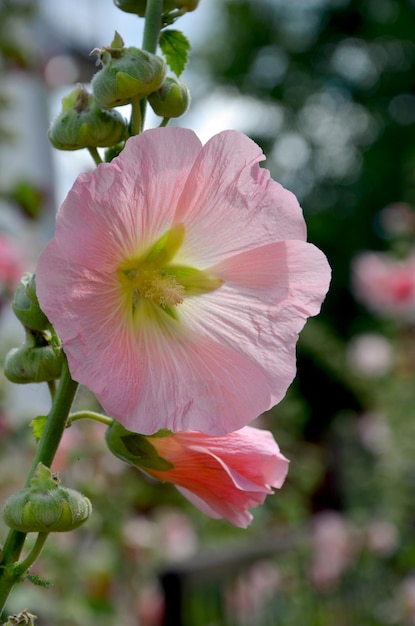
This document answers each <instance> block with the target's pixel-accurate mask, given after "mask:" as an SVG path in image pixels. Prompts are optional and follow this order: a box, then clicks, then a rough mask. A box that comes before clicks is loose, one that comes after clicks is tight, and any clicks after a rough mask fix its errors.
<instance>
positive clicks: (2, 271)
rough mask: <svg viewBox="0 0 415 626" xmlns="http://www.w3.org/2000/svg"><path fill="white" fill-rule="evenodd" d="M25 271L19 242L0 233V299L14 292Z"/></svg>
mask: <svg viewBox="0 0 415 626" xmlns="http://www.w3.org/2000/svg"><path fill="white" fill-rule="evenodd" d="M23 272H24V262H23V259H22V252H21V250H19V247H18V245H17V243H16V242H15V241H14V240H13V239H12V238H11V237H9V236H7V235H5V234H4V233H0V299H1V297H2V296H4V295H8V294H9V295H11V294H12V293H13V291H14V289H15V288H16V287H17V285H18V284H19V281H20V279H21V277H22V274H23Z"/></svg>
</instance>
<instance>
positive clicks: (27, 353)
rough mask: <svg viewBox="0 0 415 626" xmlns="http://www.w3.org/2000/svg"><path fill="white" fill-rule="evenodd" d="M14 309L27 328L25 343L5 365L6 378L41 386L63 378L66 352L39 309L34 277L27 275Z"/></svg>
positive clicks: (16, 298) (19, 288)
mask: <svg viewBox="0 0 415 626" xmlns="http://www.w3.org/2000/svg"><path fill="white" fill-rule="evenodd" d="M12 308H13V311H14V314H15V315H16V317H17V319H18V320H19V321H20V322H21V323H22V324H23V327H24V329H25V343H24V345H23V346H21V347H20V348H13V349H12V350H10V352H8V354H7V356H6V360H5V365H4V373H5V375H6V377H7V378H8V379H9V380H10V381H11V382H13V383H20V384H24V383H40V382H50V381H53V380H56V379H57V378H59V377H60V375H61V369H62V363H63V358H64V357H63V353H62V350H61V348H60V346H59V345H56V343H57V342H56V341H55V342H54V341H53V330H52V327H51V325H50V323H49V320H48V318H47V317H46V315H45V314H44V313H43V311H42V310H41V308H40V306H39V301H38V299H37V295H36V283H35V276H34V274H29V273H27V274H24V275H23V277H22V280H21V282H20V284H19V286H18V288H17V290H16V294H15V296H14V300H13V303H12Z"/></svg>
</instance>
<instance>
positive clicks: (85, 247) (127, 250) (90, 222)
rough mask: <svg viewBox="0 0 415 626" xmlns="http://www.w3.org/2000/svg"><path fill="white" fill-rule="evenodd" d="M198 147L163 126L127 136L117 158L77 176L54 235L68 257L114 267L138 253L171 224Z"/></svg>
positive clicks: (192, 138)
mask: <svg viewBox="0 0 415 626" xmlns="http://www.w3.org/2000/svg"><path fill="white" fill-rule="evenodd" d="M201 148H202V146H201V143H200V141H199V139H198V138H197V136H196V135H195V134H194V133H193V132H192V131H190V130H186V129H179V128H174V127H172V128H163V129H153V130H151V131H150V130H149V131H145V132H144V133H143V134H142V135H140V136H139V137H132V138H130V139H129V140H128V141H127V143H126V147H125V148H124V150H123V151H122V152H121V154H120V156H119V157H117V158H116V159H114V160H113V161H112V162H111V163H103V164H101V165H99V167H98V168H96V169H95V170H93V171H92V172H87V173H84V174H81V175H80V176H79V177H78V178H77V180H76V181H75V183H74V185H73V187H72V189H71V190H70V191H69V193H68V195H67V197H66V199H65V201H64V202H63V204H62V206H61V208H60V210H59V213H58V216H57V224H56V238H57V241H58V244H59V246H60V248H61V250H62V253H63V254H65V255H67V257H68V260H72V261H75V262H76V263H79V264H81V265H84V266H85V267H89V268H91V269H96V268H99V269H100V270H101V271H113V269H114V267H115V268H116V267H117V264H118V263H119V262H120V259H122V258H123V257H125V256H126V255H134V254H135V255H137V254H142V253H143V249H145V246H148V245H151V244H152V243H154V241H155V240H157V239H158V238H159V237H161V236H162V235H163V234H164V233H165V232H166V231H167V230H168V229H169V228H171V226H172V223H173V217H174V212H175V208H176V205H177V202H178V199H179V196H180V194H181V192H182V189H183V187H184V185H185V184H186V181H187V178H188V176H189V173H190V171H191V168H192V165H193V163H194V161H195V159H196V158H197V155H198V154H199V152H200V150H201Z"/></svg>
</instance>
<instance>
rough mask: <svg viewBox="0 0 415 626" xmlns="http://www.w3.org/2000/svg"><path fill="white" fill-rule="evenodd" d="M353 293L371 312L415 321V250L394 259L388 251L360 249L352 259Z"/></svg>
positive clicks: (406, 320)
mask: <svg viewBox="0 0 415 626" xmlns="http://www.w3.org/2000/svg"><path fill="white" fill-rule="evenodd" d="M352 285H353V288H354V292H355V294H356V297H357V298H358V299H359V300H360V301H361V302H362V303H363V304H364V305H365V306H366V307H367V308H368V309H369V310H370V311H372V312H373V313H376V314H377V315H380V316H382V317H390V318H396V319H399V320H402V321H405V322H414V321H415V252H412V254H410V255H409V256H408V257H407V258H406V259H396V258H394V257H393V256H391V255H390V254H388V253H387V252H363V253H361V254H360V255H358V256H357V257H356V259H355V260H354V263H353V275H352Z"/></svg>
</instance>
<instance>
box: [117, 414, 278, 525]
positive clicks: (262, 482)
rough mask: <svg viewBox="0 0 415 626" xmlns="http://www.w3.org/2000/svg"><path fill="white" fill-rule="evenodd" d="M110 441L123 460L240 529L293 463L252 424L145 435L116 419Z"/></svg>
mask: <svg viewBox="0 0 415 626" xmlns="http://www.w3.org/2000/svg"><path fill="white" fill-rule="evenodd" d="M107 443H108V446H109V448H110V450H111V451H112V452H113V453H114V454H115V455H116V456H118V457H120V458H122V459H123V460H124V461H127V462H128V463H131V464H133V465H136V466H138V467H141V468H142V469H144V470H145V472H147V473H148V474H150V476H153V477H154V478H157V479H158V480H162V481H165V482H169V483H173V484H174V485H175V486H176V487H177V489H178V490H179V491H180V492H181V493H182V494H183V495H184V496H185V497H186V498H187V499H188V500H190V502H192V504H194V505H195V506H196V507H198V508H199V509H200V510H201V511H203V513H206V515H209V516H210V517H213V518H220V517H223V518H225V519H227V520H229V521H230V522H232V524H235V525H236V526H240V527H241V528H245V527H246V526H248V524H249V523H250V521H251V520H252V515H251V513H250V512H249V511H248V509H249V508H251V507H254V506H258V505H259V504H262V503H263V502H264V500H265V498H266V496H267V495H268V494H271V493H273V491H272V489H271V487H276V488H280V487H281V486H282V485H283V483H284V480H285V477H286V475H287V472H288V465H289V461H288V460H287V459H286V458H285V457H284V456H283V455H282V454H281V452H280V450H279V447H278V445H277V443H276V441H275V440H274V438H273V436H272V434H271V433H270V432H269V431H267V430H260V429H258V428H252V427H250V426H245V427H244V428H242V429H241V430H238V431H235V432H233V433H229V434H227V435H224V436H222V437H215V436H212V435H205V434H203V433H199V432H185V431H182V432H178V433H170V434H168V433H166V432H160V433H157V434H156V435H154V436H151V437H144V436H143V435H138V434H136V433H131V432H129V431H127V430H125V429H124V428H123V427H122V426H121V425H120V424H118V423H117V422H115V423H114V424H113V425H112V426H110V427H109V429H108V431H107ZM164 466H165V467H164Z"/></svg>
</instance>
